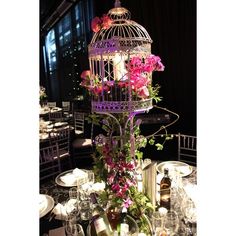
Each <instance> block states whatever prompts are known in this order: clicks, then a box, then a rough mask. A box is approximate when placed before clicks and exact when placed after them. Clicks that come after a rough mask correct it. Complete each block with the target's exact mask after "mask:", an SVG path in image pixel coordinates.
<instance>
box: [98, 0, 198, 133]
mask: <svg viewBox="0 0 236 236" xmlns="http://www.w3.org/2000/svg"><path fill="white" fill-rule="evenodd" d="M114 2H115V1H112V0H94V6H95V15H96V16H102V14H105V13H107V12H108V10H109V9H110V8H112V7H113V5H114ZM121 4H122V6H123V7H126V8H127V9H128V10H129V11H130V12H131V19H132V20H134V21H136V22H137V23H139V24H141V25H142V26H144V27H145V28H146V30H147V31H148V33H149V34H150V36H151V38H152V40H153V43H152V53H153V54H155V55H159V56H160V57H161V58H162V62H163V64H164V65H165V71H164V72H160V73H156V72H155V73H154V75H153V80H154V81H157V82H158V83H159V84H160V85H161V90H160V94H161V96H162V97H163V100H162V102H160V103H159V104H158V105H160V106H163V107H166V108H168V109H170V110H173V111H174V112H176V113H178V114H179V115H180V119H179V121H178V122H177V123H176V124H175V125H174V126H173V127H171V129H170V130H171V132H181V133H186V134H192V135H195V134H196V115H197V114H196V0H124V1H122V0H121Z"/></svg>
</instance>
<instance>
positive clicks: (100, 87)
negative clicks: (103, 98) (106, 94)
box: [93, 85, 102, 95]
mask: <svg viewBox="0 0 236 236" xmlns="http://www.w3.org/2000/svg"><path fill="white" fill-rule="evenodd" d="M93 92H94V94H95V95H99V94H100V93H101V92H102V85H99V86H95V87H94V89H93Z"/></svg>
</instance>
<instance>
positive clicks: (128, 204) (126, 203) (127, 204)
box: [123, 198, 133, 208]
mask: <svg viewBox="0 0 236 236" xmlns="http://www.w3.org/2000/svg"><path fill="white" fill-rule="evenodd" d="M132 203H133V202H132V201H131V200H130V198H127V199H126V200H125V201H124V203H123V207H125V208H129V206H130V205H131V204H132Z"/></svg>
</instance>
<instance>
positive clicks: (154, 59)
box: [145, 54, 161, 65]
mask: <svg viewBox="0 0 236 236" xmlns="http://www.w3.org/2000/svg"><path fill="white" fill-rule="evenodd" d="M159 61H161V58H160V57H159V56H155V55H153V54H151V55H149V56H148V57H147V58H146V59H145V64H150V65H155V64H157V63H158V62H159Z"/></svg>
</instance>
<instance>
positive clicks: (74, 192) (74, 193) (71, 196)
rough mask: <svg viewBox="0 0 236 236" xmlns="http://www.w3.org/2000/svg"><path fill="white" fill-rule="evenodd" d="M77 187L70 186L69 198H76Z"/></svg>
mask: <svg viewBox="0 0 236 236" xmlns="http://www.w3.org/2000/svg"><path fill="white" fill-rule="evenodd" d="M78 195H79V194H78V189H77V188H76V187H72V188H70V189H69V198H70V199H76V200H77V199H78Z"/></svg>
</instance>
